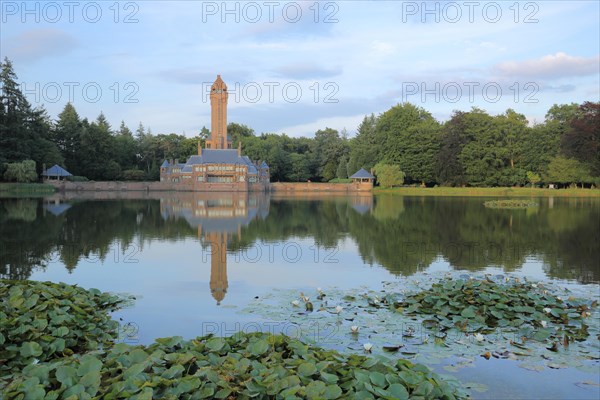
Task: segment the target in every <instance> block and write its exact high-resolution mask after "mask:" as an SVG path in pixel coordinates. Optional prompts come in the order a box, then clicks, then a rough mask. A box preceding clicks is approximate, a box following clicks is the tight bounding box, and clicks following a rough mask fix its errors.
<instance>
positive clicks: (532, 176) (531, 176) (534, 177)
mask: <svg viewBox="0 0 600 400" xmlns="http://www.w3.org/2000/svg"><path fill="white" fill-rule="evenodd" d="M527 180H528V181H529V182H530V183H531V187H534V186H535V185H536V184H537V183H538V182H539V181H541V180H542V178H541V177H540V175H539V174H536V173H535V172H531V171H527Z"/></svg>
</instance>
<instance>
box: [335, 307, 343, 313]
mask: <svg viewBox="0 0 600 400" xmlns="http://www.w3.org/2000/svg"><path fill="white" fill-rule="evenodd" d="M343 309H344V307H342V306H337V307H335V313H336V314H339V313H341V312H342V310H343Z"/></svg>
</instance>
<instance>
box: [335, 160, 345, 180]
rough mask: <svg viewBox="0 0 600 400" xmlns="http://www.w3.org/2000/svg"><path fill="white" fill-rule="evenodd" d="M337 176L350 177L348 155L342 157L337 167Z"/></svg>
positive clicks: (339, 177) (340, 177)
mask: <svg viewBox="0 0 600 400" xmlns="http://www.w3.org/2000/svg"><path fill="white" fill-rule="evenodd" d="M336 177H337V178H338V179H346V178H348V162H347V160H346V156H342V157H341V158H340V162H339V164H338V167H337V172H336Z"/></svg>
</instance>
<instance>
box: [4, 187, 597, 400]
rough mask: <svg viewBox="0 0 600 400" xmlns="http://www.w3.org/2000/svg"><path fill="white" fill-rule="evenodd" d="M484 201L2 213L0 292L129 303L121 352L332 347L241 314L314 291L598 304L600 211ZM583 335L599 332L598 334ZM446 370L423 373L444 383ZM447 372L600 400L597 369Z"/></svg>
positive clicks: (189, 202)
mask: <svg viewBox="0 0 600 400" xmlns="http://www.w3.org/2000/svg"><path fill="white" fill-rule="evenodd" d="M484 200H485V199H484V198H476V197H464V198H463V197H403V196H398V195H379V196H371V195H370V194H367V195H360V196H359V195H357V196H337V195H334V194H329V195H304V196H303V195H298V196H294V197H292V196H287V197H286V196H282V195H267V194H257V193H249V194H248V193H239V194H235V193H180V194H177V195H175V194H173V195H170V194H161V193H150V194H146V195H143V194H135V193H134V194H132V193H116V194H108V193H102V192H96V193H87V194H82V195H76V194H70V193H67V194H66V195H65V194H56V195H54V196H52V197H48V198H44V199H27V198H19V199H9V198H7V199H0V277H2V278H7V279H32V280H50V281H54V282H59V281H61V282H66V283H71V284H77V285H79V286H81V287H84V288H92V287H95V288H98V289H100V290H102V291H110V292H115V293H125V294H131V295H133V296H135V298H136V300H135V302H134V304H133V305H131V306H130V307H128V308H125V309H123V310H120V311H118V312H116V313H114V318H115V319H117V320H119V321H120V323H121V325H122V327H123V329H122V332H120V337H119V340H121V341H124V342H127V343H142V344H148V343H150V342H152V341H153V340H154V339H155V338H158V337H164V336H173V335H179V336H183V337H184V338H192V337H195V336H199V335H204V334H208V333H213V334H216V335H231V334H233V333H235V332H236V331H239V330H243V331H257V330H259V331H273V332H283V333H286V334H288V335H290V336H292V335H299V334H302V335H304V336H306V335H310V334H312V333H314V335H313V336H314V339H316V341H317V342H319V339H320V338H321V339H322V338H323V335H328V334H327V333H325V330H323V327H322V326H321V327H318V329H320V331H319V332H317V331H316V330H314V331H313V329H314V326H311V325H298V324H291V323H290V322H288V321H286V319H285V318H278V319H276V320H274V319H273V318H270V317H269V314H268V313H266V312H252V304H255V303H256V301H260V300H262V299H263V298H278V297H282V296H284V297H285V296H287V295H288V293H289V292H290V291H293V292H297V293H298V294H300V293H307V294H308V293H315V292H316V288H321V289H322V290H323V291H327V290H339V291H344V290H357V289H359V288H365V290H367V289H369V290H373V291H378V290H380V289H382V287H383V286H382V285H384V282H386V284H387V283H390V284H393V285H395V287H403V285H405V283H406V282H408V281H409V280H411V279H412V280H416V279H431V277H442V278H443V276H444V275H443V274H446V273H448V272H450V273H452V274H461V275H465V276H483V275H484V274H492V275H494V276H499V275H502V276H511V277H527V278H528V279H530V280H535V281H543V282H549V283H552V284H554V285H558V286H561V287H565V288H570V289H571V290H574V291H578V290H579V291H582V292H584V293H590V292H591V293H598V295H599V296H600V293H599V292H600V289H599V288H600V286H598V283H599V282H600V264H599V258H598V254H599V253H600V228H599V222H600V200H599V199H594V198H539V199H536V201H537V202H538V204H539V205H538V207H534V208H528V209H524V210H521V209H517V210H499V209H488V208H485V207H484V206H483V202H484ZM283 301H286V302H287V301H288V300H287V298H284V299H283ZM249 307H250V308H249ZM248 310H250V311H248ZM274 315H275V314H274ZM591 324H592V325H593V324H595V325H594V326H595V327H596V330H597V325H598V320H597V319H595V320H592V321H591ZM329 328H331V329H333V330H335V329H336V327H335V326H330V327H329ZM299 332H300V333H299ZM589 340H592V341H595V345H594V346H595V347H593V348H594V349H598V340H597V338H591V339H589ZM324 345H325V344H324ZM333 347H335V346H333ZM599 351H600V350H599ZM416 361H419V359H418V358H417V359H416ZM443 366H444V364H443V363H442V364H440V365H432V367H433V368H435V369H436V370H439V371H440V372H444V373H448V369H446V370H444V369H442V367H443ZM451 372H452V375H454V376H456V377H457V378H458V379H460V380H461V381H463V382H475V383H476V384H484V385H486V386H487V390H485V391H483V392H481V393H480V392H477V391H474V392H473V396H474V397H476V398H500V397H504V396H506V397H511V398H532V397H536V398H539V397H544V398H598V395H599V394H600V387H599V384H600V382H599V378H598V373H599V372H600V365H599V364H598V357H591V360H590V362H589V363H587V364H586V365H585V368H561V369H545V370H543V371H537V370H530V369H524V368H519V364H518V362H517V361H516V360H493V359H492V360H485V359H481V360H479V359H477V360H472V362H470V365H469V367H468V368H464V369H461V370H457V371H451ZM582 382H584V383H582ZM541 386H543V389H540V387H541ZM540 391H541V392H540Z"/></svg>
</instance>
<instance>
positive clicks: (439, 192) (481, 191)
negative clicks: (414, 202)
mask: <svg viewBox="0 0 600 400" xmlns="http://www.w3.org/2000/svg"><path fill="white" fill-rule="evenodd" d="M373 193H374V194H383V193H391V194H398V195H403V196H473V197H495V196H502V197H598V198H600V189H539V188H534V189H532V188H527V187H496V188H475V187H435V188H422V187H399V188H391V189H382V188H374V189H373Z"/></svg>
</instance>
